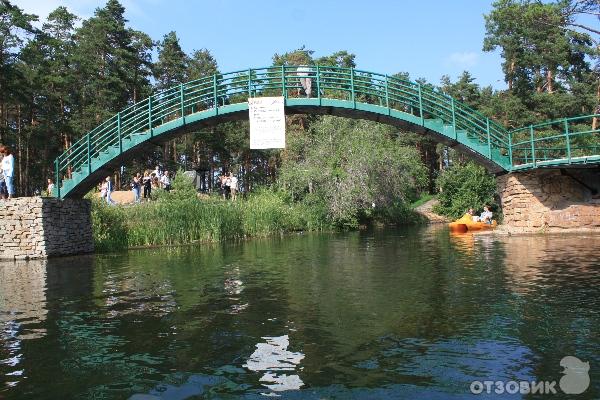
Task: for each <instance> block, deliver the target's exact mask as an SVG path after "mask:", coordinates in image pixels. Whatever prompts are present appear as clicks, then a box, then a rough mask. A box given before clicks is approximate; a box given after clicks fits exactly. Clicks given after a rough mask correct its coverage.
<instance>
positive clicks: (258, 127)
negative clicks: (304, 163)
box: [248, 97, 285, 149]
mask: <svg viewBox="0 0 600 400" xmlns="http://www.w3.org/2000/svg"><path fill="white" fill-rule="evenodd" d="M248 111H249V113H250V148H251V149H284V148H285V112H284V100H283V97H251V98H249V99H248Z"/></svg>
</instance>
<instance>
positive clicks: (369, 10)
mask: <svg viewBox="0 0 600 400" xmlns="http://www.w3.org/2000/svg"><path fill="white" fill-rule="evenodd" d="M12 3H13V4H16V5H17V6H19V7H20V8H22V9H24V10H25V11H26V12H28V13H31V14H36V15H38V16H40V19H41V20H42V21H43V20H44V19H45V18H46V17H47V15H48V13H49V12H50V11H52V10H54V9H55V8H56V7H58V6H61V5H62V6H66V7H67V8H68V9H69V11H71V12H72V13H74V14H76V15H78V16H80V17H82V18H84V19H85V18H89V17H91V16H93V14H94V10H95V9H96V8H98V7H102V6H104V4H105V3H106V2H105V0H13V1H12ZM121 3H122V4H123V5H124V7H125V9H126V12H125V16H126V18H127V19H128V20H129V26H130V27H131V28H133V29H136V30H140V31H143V32H145V33H147V34H149V35H150V36H151V37H152V39H154V40H160V39H162V37H163V36H164V35H165V34H167V33H168V32H170V31H175V32H177V36H178V37H179V39H180V44H181V46H182V48H183V49H184V50H185V51H186V53H188V54H191V53H192V51H193V50H199V49H203V48H206V49H208V50H210V52H211V53H212V54H213V56H214V57H215V58H216V59H217V62H218V64H219V70H220V71H221V72H230V71H237V70H242V69H247V68H258V67H265V66H268V65H271V62H272V57H273V55H274V54H275V53H279V54H282V53H285V52H287V51H292V50H295V49H297V48H300V47H301V46H306V48H308V49H311V50H314V51H315V53H314V56H315V57H320V56H325V55H328V54H331V53H334V52H336V51H338V50H346V51H348V52H350V53H354V54H355V55H356V64H357V68H358V69H362V70H367V71H372V72H377V73H383V74H394V73H397V72H408V73H409V74H410V77H411V79H412V80H415V79H417V78H425V79H427V81H429V82H432V83H434V84H438V83H439V82H440V79H441V77H442V76H443V75H448V76H450V78H451V79H452V80H453V81H455V80H456V79H457V77H458V76H459V75H460V74H461V73H462V71H464V70H468V71H469V72H470V73H471V74H472V76H473V77H474V78H476V80H475V83H477V84H479V85H481V86H488V85H491V86H492V87H494V88H495V89H505V88H506V84H505V82H504V79H503V74H502V70H501V62H502V60H501V57H500V54H499V52H498V51H496V52H492V53H486V52H483V51H482V50H481V49H482V46H483V38H484V35H485V21H484V18H483V15H484V14H487V13H489V12H490V10H491V4H492V0H476V1H474V0H452V1H442V0H420V1H414V0H370V1H365V0H362V1H358V0H296V1H292V0H251V1H248V0H210V1H209V0H121Z"/></svg>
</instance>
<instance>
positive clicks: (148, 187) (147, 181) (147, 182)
mask: <svg viewBox="0 0 600 400" xmlns="http://www.w3.org/2000/svg"><path fill="white" fill-rule="evenodd" d="M142 185H144V199H146V201H150V195H151V193H152V177H151V176H150V174H149V173H148V171H146V172H144V178H143V179H142Z"/></svg>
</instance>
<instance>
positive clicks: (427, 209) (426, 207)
mask: <svg viewBox="0 0 600 400" xmlns="http://www.w3.org/2000/svg"><path fill="white" fill-rule="evenodd" d="M438 203H439V201H438V200H437V199H431V200H429V201H428V202H426V203H423V204H421V205H420V206H419V207H416V208H415V211H416V212H418V213H419V214H421V215H422V216H424V217H425V218H427V220H428V221H429V223H430V224H441V223H445V222H450V220H449V219H448V218H446V217H444V216H442V215H439V214H436V213H434V212H433V211H432V210H431V209H432V208H433V206H435V205H436V204H438Z"/></svg>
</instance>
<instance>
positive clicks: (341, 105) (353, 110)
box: [61, 98, 506, 198]
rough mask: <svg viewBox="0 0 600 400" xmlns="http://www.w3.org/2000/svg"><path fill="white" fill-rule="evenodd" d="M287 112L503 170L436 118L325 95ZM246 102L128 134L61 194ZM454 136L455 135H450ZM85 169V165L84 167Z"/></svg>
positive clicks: (241, 109)
mask: <svg viewBox="0 0 600 400" xmlns="http://www.w3.org/2000/svg"><path fill="white" fill-rule="evenodd" d="M285 102H286V106H285V113H286V115H294V114H314V115H333V116H339V117H345V118H352V119H364V120H369V121H375V122H379V123H383V124H387V125H391V126H394V127H396V128H398V129H400V130H403V131H411V132H415V133H417V134H421V135H426V136H429V137H431V138H432V139H433V140H435V141H436V142H438V143H443V144H444V145H446V146H449V147H451V148H454V149H456V150H458V151H460V152H462V153H463V154H465V155H467V156H468V157H469V158H471V159H473V160H474V161H476V162H478V163H479V164H481V165H483V166H484V167H485V168H486V169H487V170H488V171H489V172H490V173H494V174H503V173H505V172H506V170H505V169H504V168H503V167H502V166H500V165H499V164H498V163H496V162H494V161H493V160H491V159H490V158H489V157H488V156H486V155H485V154H482V153H480V152H478V151H476V150H474V149H473V148H472V147H470V146H469V145H468V144H465V143H462V142H461V140H460V138H458V137H456V134H454V135H452V134H450V135H449V134H448V125H447V124H446V125H445V124H444V123H443V122H441V121H438V120H427V119H421V118H420V117H418V116H415V115H413V114H409V113H405V112H401V111H397V110H394V109H390V108H386V107H381V106H374V105H371V104H366V103H358V102H352V101H345V100H330V101H328V100H327V99H323V98H322V99H286V100H285ZM248 118H249V114H248V103H236V104H230V105H224V106H220V107H218V108H217V109H214V108H213V109H209V110H204V111H200V112H197V113H195V114H189V115H185V117H184V118H177V119H173V120H171V121H168V122H165V123H164V124H162V125H160V126H157V127H154V128H153V129H152V132H150V131H149V130H148V131H145V132H140V133H138V134H133V135H131V137H130V139H129V145H127V139H125V140H124V142H125V143H124V145H123V149H122V152H117V153H116V154H114V155H111V154H108V155H107V156H105V157H104V158H101V159H97V160H94V161H92V163H91V164H92V165H91V168H90V170H89V171H86V172H87V173H86V174H85V175H84V176H81V177H80V179H74V181H73V182H72V187H71V188H69V190H68V192H67V193H65V194H64V195H62V196H61V197H63V198H82V197H83V196H84V195H85V194H86V193H88V192H89V191H90V190H91V189H93V188H94V187H95V186H96V185H97V184H98V182H100V181H101V180H102V179H104V178H105V177H106V176H108V175H110V174H111V173H112V172H113V171H114V170H115V169H117V168H119V167H120V166H121V165H123V164H124V163H126V162H127V161H129V160H131V159H133V158H138V157H140V156H143V155H144V154H147V153H149V152H151V151H153V150H154V149H155V147H156V146H159V145H161V144H164V143H165V142H167V141H169V140H172V139H174V138H177V137H178V136H181V135H184V134H186V133H190V132H192V131H194V130H197V129H198V128H203V127H211V126H215V125H218V124H220V123H223V122H228V121H240V120H248ZM453 136H454V137H453ZM86 169H87V168H86Z"/></svg>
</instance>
